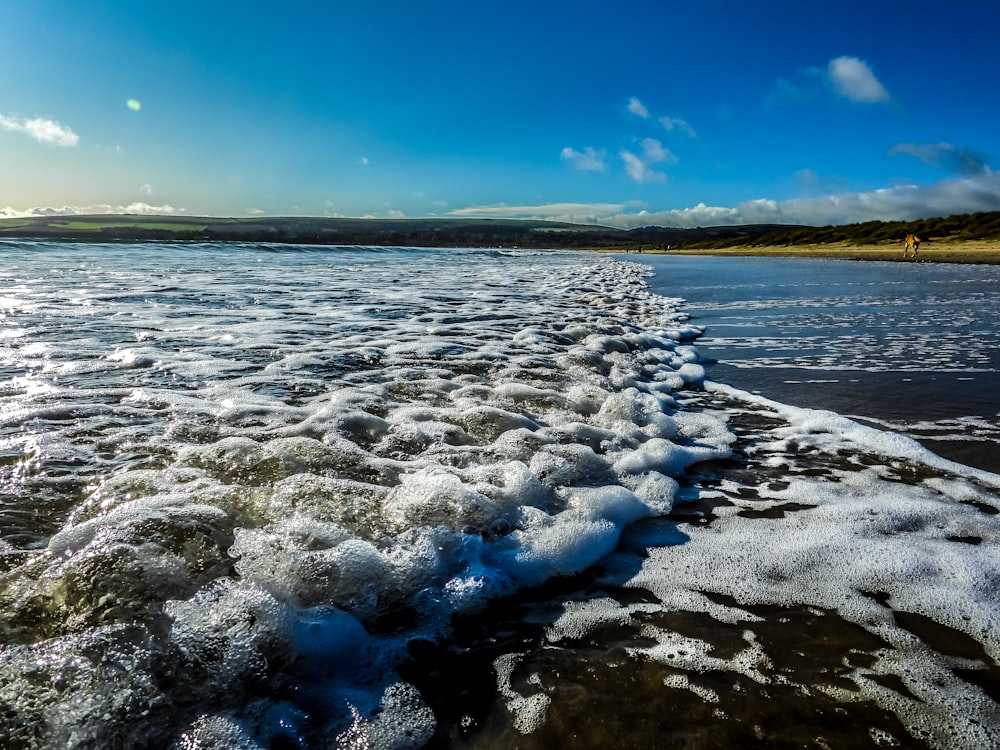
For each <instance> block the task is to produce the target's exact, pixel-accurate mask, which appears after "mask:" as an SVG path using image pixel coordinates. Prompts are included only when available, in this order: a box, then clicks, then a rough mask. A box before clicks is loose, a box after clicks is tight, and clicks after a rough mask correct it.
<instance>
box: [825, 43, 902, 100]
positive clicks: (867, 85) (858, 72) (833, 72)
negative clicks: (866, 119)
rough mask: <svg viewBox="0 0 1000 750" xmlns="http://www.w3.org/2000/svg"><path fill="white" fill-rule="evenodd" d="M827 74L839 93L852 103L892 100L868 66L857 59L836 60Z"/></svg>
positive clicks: (828, 66) (827, 69)
mask: <svg viewBox="0 0 1000 750" xmlns="http://www.w3.org/2000/svg"><path fill="white" fill-rule="evenodd" d="M826 72H827V76H828V77H829V79H830V82H831V83H832V84H833V87H834V89H836V91H837V93H838V94H840V95H841V96H842V97H844V98H845V99H850V100H851V101H852V102H865V103H867V102H887V101H889V100H890V98H891V97H890V96H889V92H888V91H886V90H885V87H884V86H883V85H882V84H881V83H879V80H878V79H877V78H876V77H875V74H874V73H873V72H872V69H871V68H870V67H868V64H867V63H866V62H864V61H863V60H859V59H858V58H856V57H850V56H847V55H844V56H842V57H837V58H834V59H833V60H831V61H830V63H829V64H828V65H827V66H826Z"/></svg>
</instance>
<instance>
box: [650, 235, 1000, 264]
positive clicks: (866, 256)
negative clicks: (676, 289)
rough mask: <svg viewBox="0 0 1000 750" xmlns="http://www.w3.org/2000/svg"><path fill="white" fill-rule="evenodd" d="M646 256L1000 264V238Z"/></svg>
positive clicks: (742, 247)
mask: <svg viewBox="0 0 1000 750" xmlns="http://www.w3.org/2000/svg"><path fill="white" fill-rule="evenodd" d="M643 254H644V255H647V254H648V255H719V256H732V257H737V256H740V257H744V256H745V257H765V258H781V257H789V258H791V257H794V258H839V259H842V260H888V261H900V262H907V263H973V264H980V263H986V264H991V265H995V264H1000V241H997V240H968V241H964V242H946V241H941V242H936V241H931V242H924V243H922V244H921V245H920V250H919V251H918V254H917V257H916V258H914V257H913V256H912V255H911V256H909V257H903V244H902V242H893V243H887V244H879V245H856V244H853V243H849V242H834V243H829V244H822V245H761V246H750V245H738V246H732V247H723V248H712V249H690V250H685V249H680V250H669V251H661V250H653V251H650V250H646V251H644V253H643Z"/></svg>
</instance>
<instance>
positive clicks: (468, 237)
mask: <svg viewBox="0 0 1000 750" xmlns="http://www.w3.org/2000/svg"><path fill="white" fill-rule="evenodd" d="M783 228H784V229H794V228H797V227H778V226H773V225H759V226H747V227H708V228H702V227H699V228H697V229H679V228H670V227H643V228H641V229H631V230H624V229H615V228H613V227H603V226H597V225H589V224H568V223H562V222H554V221H535V220H527V219H331V218H321V217H268V218H246V219H225V218H212V217H193V216H133V215H114V216H111V215H95V216H33V217H25V218H19V219H0V238H2V237H37V238H49V239H65V240H82V241H88V240H89V241H100V242H108V241H134V240H161V241H163V240H188V241H243V242H273V243H295V244H320V245H387V246H415V247H522V248H556V249H560V248H567V249H568V248H613V247H630V246H635V245H639V244H660V245H664V246H666V245H678V244H687V243H691V242H697V241H706V240H709V241H710V240H714V239H719V238H731V239H738V238H743V237H747V236H754V235H756V234H759V233H761V232H772V231H780V230H781V229H783Z"/></svg>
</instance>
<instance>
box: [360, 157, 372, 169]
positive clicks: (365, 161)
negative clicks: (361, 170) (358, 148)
mask: <svg viewBox="0 0 1000 750" xmlns="http://www.w3.org/2000/svg"><path fill="white" fill-rule="evenodd" d="M369 164H371V162H370V161H369V160H368V157H367V156H362V157H361V166H363V167H367V166H368V165H369Z"/></svg>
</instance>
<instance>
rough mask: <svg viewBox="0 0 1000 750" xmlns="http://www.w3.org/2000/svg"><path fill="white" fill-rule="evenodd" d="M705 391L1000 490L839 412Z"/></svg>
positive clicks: (979, 475)
mask: <svg viewBox="0 0 1000 750" xmlns="http://www.w3.org/2000/svg"><path fill="white" fill-rule="evenodd" d="M705 390H706V391H708V392H709V393H719V394H722V395H725V396H729V397H730V398H734V399H737V400H739V401H743V402H745V403H751V404H756V405H758V406H762V407H764V408H766V409H769V410H770V411H773V412H775V413H776V414H778V415H779V416H780V417H782V418H784V419H785V420H787V421H788V422H790V423H792V424H793V425H794V426H795V427H796V428H798V429H802V430H803V431H806V432H827V433H831V434H836V435H838V436H840V437H842V438H846V439H847V440H849V441H851V442H853V443H856V444H858V445H865V446H868V447H869V449H872V450H875V451H877V452H878V453H880V454H882V455H886V456H892V457H894V458H902V459H906V460H909V461H916V462H918V463H921V464H924V465H925V466H929V467H931V468H934V469H939V470H942V471H947V472H950V473H952V474H959V475H961V476H964V477H967V478H971V479H975V480H977V481H979V482H981V483H983V484H984V485H987V486H989V487H994V488H1000V474H994V473H993V472H990V471H986V470H984V469H977V468H975V467H972V466H967V465H965V464H962V463H959V462H957V461H951V460H949V459H947V458H942V457H941V456H939V455H937V454H936V453H934V452H933V451H932V450H930V449H929V448H925V447H924V446H923V445H921V444H920V443H918V442H917V441H916V440H914V439H913V438H910V437H907V436H905V435H900V434H899V433H896V432H887V431H885V430H878V429H876V428H874V427H867V426H865V425H863V424H859V423H858V422H855V421H854V420H853V419H850V418H848V417H845V416H843V415H842V414H837V413H836V412H832V411H826V410H823V409H809V408H805V407H801V406H790V405H788V404H782V403H780V402H778V401H773V400H771V399H769V398H765V397H764V396H760V395H757V394H754V393H750V392H748V391H744V390H740V389H739V388H734V387H733V386H731V385H726V384H724V383H715V382H711V381H706V382H705Z"/></svg>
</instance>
